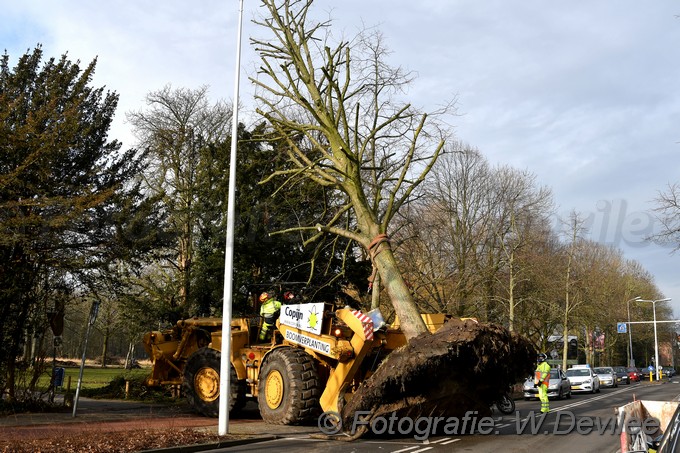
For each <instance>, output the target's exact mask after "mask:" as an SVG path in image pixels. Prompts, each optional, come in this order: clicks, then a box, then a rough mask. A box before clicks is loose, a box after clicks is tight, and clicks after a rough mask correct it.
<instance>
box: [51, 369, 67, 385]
mask: <svg viewBox="0 0 680 453" xmlns="http://www.w3.org/2000/svg"><path fill="white" fill-rule="evenodd" d="M65 374H66V370H64V369H63V368H61V367H59V368H55V369H54V388H58V387H63V386H64V375H65Z"/></svg>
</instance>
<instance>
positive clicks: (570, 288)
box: [562, 211, 585, 370]
mask: <svg viewBox="0 0 680 453" xmlns="http://www.w3.org/2000/svg"><path fill="white" fill-rule="evenodd" d="M584 223H585V220H583V218H581V216H580V215H579V213H577V212H576V211H572V213H571V214H570V216H569V225H568V228H569V235H570V241H569V244H568V249H567V263H566V269H565V275H564V311H563V318H562V344H563V346H562V369H564V370H566V369H567V349H568V346H569V341H568V338H569V325H570V324H569V320H570V317H571V316H572V314H573V312H574V311H575V310H576V309H577V308H578V307H579V306H581V305H582V304H583V302H584V301H583V298H582V297H581V295H580V294H579V293H578V292H577V291H575V290H574V281H573V279H574V274H575V272H574V267H575V266H576V264H577V252H578V245H579V243H580V242H581V240H582V239H581V235H582V234H583V232H584Z"/></svg>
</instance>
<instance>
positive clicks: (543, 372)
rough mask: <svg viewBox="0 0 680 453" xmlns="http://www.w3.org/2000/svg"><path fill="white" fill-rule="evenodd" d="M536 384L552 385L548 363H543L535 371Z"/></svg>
mask: <svg viewBox="0 0 680 453" xmlns="http://www.w3.org/2000/svg"><path fill="white" fill-rule="evenodd" d="M534 383H536V384H539V385H540V384H543V385H549V384H550V365H548V362H541V363H539V364H538V366H537V367H536V371H534Z"/></svg>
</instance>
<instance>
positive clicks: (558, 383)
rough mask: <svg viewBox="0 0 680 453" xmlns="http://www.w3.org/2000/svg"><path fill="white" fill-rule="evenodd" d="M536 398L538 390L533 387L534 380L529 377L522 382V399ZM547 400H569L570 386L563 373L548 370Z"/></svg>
mask: <svg viewBox="0 0 680 453" xmlns="http://www.w3.org/2000/svg"><path fill="white" fill-rule="evenodd" d="M531 398H538V389H537V388H536V387H534V378H533V377H529V378H527V380H526V381H524V399H525V400H529V399H531ZM548 398H558V399H562V398H571V384H570V382H569V379H567V375H566V374H564V371H562V370H560V369H558V368H554V369H552V370H550V383H549V384H548Z"/></svg>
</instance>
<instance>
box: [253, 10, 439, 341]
mask: <svg viewBox="0 0 680 453" xmlns="http://www.w3.org/2000/svg"><path fill="white" fill-rule="evenodd" d="M262 3H263V6H264V9H265V11H266V12H265V15H264V17H263V18H262V19H261V20H259V21H256V23H257V24H258V25H260V26H261V28H262V31H263V32H267V33H268V35H269V36H266V37H263V38H255V39H252V43H253V45H254V46H255V48H256V50H257V51H258V52H259V54H260V57H261V67H260V71H259V74H258V76H257V77H252V78H251V81H252V82H253V83H254V84H255V85H256V87H257V88H258V94H257V95H256V97H257V99H258V100H259V103H260V107H259V108H258V110H257V111H258V112H259V113H260V114H261V115H262V116H263V117H264V118H265V119H266V120H267V122H268V124H269V125H270V127H271V129H272V130H273V132H274V133H275V134H277V135H278V139H279V140H280V141H281V142H282V143H284V144H285V145H286V151H287V153H288V158H289V161H290V162H291V163H292V165H293V167H292V168H288V169H283V170H280V171H277V172H274V173H273V174H272V179H277V178H281V179H284V180H285V182H283V184H287V183H288V182H289V181H291V180H295V179H297V178H307V179H310V180H312V181H314V182H316V183H317V184H320V185H322V186H324V187H326V188H327V190H331V191H333V193H334V204H333V205H331V206H329V207H328V208H329V209H330V210H332V211H331V212H332V216H331V217H330V219H329V220H326V221H324V222H319V223H318V224H317V225H305V226H301V227H300V229H302V230H304V229H307V231H309V230H312V231H313V230H316V231H318V235H317V237H322V236H323V235H325V234H333V235H340V236H342V237H344V238H347V239H350V240H353V241H355V242H356V243H357V244H359V245H360V246H361V247H363V249H364V250H365V251H366V253H367V254H368V255H369V256H370V258H371V259H372V261H373V264H374V267H375V269H376V270H377V272H379V273H380V280H381V284H382V285H384V287H385V289H386V290H387V292H388V294H389V296H390V299H391V301H392V304H393V306H394V308H395V311H396V313H397V315H398V316H399V318H400V321H401V325H402V328H403V329H404V332H405V334H406V336H407V338H412V337H414V336H416V335H418V334H419V333H422V332H424V331H425V330H426V328H425V325H424V323H423V321H422V319H421V317H420V314H419V312H418V309H417V307H416V305H415V303H414V300H413V297H412V295H411V292H410V290H409V288H408V287H407V285H406V284H405V282H404V279H403V278H402V275H401V272H400V270H399V268H398V267H397V262H396V260H395V257H394V254H393V250H392V246H391V244H390V241H389V237H388V233H389V231H388V230H389V227H390V222H391V221H392V220H393V218H394V216H395V215H396V213H397V212H398V211H399V210H400V209H401V208H402V207H403V206H404V205H405V204H407V203H409V201H410V200H411V199H412V195H413V192H414V190H415V189H416V188H417V187H418V186H419V185H420V184H421V183H422V182H423V181H424V180H425V177H426V176H427V174H428V172H429V171H430V169H431V168H432V165H433V164H434V162H435V161H436V160H437V158H438V156H439V155H440V153H441V152H442V149H443V146H444V143H445V139H446V136H447V133H446V131H445V130H444V129H442V128H441V127H440V124H439V123H438V122H437V117H438V116H439V115H441V114H445V113H448V112H449V110H450V108H451V105H450V104H447V105H446V106H445V107H444V108H443V109H442V110H440V111H438V112H433V113H432V114H427V113H424V112H422V111H419V110H418V109H416V108H414V107H413V106H412V105H410V104H408V103H402V102H400V100H399V96H400V94H401V93H402V91H403V89H404V88H405V86H406V85H407V84H408V83H409V82H410V80H411V76H410V74H408V73H406V72H404V71H403V70H402V69H401V68H393V67H391V66H389V65H388V64H387V55H388V52H387V50H386V48H385V46H384V44H383V42H382V39H381V37H380V35H379V34H377V33H374V34H368V33H362V34H359V35H358V36H357V38H356V39H355V40H354V41H352V42H348V41H339V42H337V43H332V42H331V41H332V37H331V35H330V31H329V28H328V25H329V23H328V22H324V23H314V22H313V21H312V19H311V18H310V17H309V16H310V14H311V11H310V9H311V6H312V3H313V2H312V0H292V1H278V0H263V2H262Z"/></svg>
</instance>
